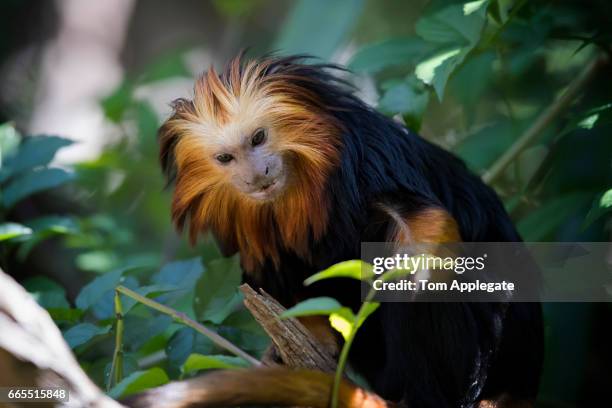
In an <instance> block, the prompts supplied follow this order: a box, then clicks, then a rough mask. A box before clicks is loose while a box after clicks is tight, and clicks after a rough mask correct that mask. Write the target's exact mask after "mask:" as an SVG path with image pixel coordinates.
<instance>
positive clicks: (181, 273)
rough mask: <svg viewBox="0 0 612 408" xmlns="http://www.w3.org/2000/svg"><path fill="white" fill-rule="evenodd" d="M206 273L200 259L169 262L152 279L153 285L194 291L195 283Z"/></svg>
mask: <svg viewBox="0 0 612 408" xmlns="http://www.w3.org/2000/svg"><path fill="white" fill-rule="evenodd" d="M202 273H204V266H203V265H202V260H201V259H200V258H192V259H187V260H182V261H174V262H168V263H167V264H165V265H164V266H163V267H162V268H161V270H160V271H159V272H158V273H157V274H155V275H154V276H153V278H152V281H153V283H158V284H170V285H175V286H177V287H182V288H186V289H193V287H194V286H193V285H195V282H196V281H197V280H198V278H200V276H202Z"/></svg>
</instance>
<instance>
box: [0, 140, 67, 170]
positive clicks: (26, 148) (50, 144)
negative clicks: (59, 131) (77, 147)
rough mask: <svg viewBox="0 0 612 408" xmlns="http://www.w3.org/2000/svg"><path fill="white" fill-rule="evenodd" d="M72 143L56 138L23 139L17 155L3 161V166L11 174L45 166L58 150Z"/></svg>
mask: <svg viewBox="0 0 612 408" xmlns="http://www.w3.org/2000/svg"><path fill="white" fill-rule="evenodd" d="M72 143H73V142H72V141H71V140H69V139H64V138H62V137H58V136H42V135H41V136H31V137H27V138H25V139H23V142H22V143H21V145H20V146H19V149H18V150H17V153H16V154H15V155H13V156H11V157H9V158H7V159H6V161H5V166H6V167H8V168H9V169H10V172H11V174H18V173H21V172H23V171H25V170H28V169H31V168H35V167H39V166H46V165H48V164H49V163H51V160H53V158H54V157H55V154H56V153H57V151H58V150H59V149H61V148H62V147H65V146H69V145H71V144H72Z"/></svg>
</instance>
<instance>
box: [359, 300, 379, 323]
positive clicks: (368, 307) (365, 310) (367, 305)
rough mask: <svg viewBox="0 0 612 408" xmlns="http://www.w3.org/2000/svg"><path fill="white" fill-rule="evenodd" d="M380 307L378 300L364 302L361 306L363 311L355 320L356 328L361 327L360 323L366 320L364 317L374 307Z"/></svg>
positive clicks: (374, 309) (374, 308)
mask: <svg viewBox="0 0 612 408" xmlns="http://www.w3.org/2000/svg"><path fill="white" fill-rule="evenodd" d="M379 307H380V303H378V302H366V303H364V304H363V306H362V308H363V313H362V314H361V316H359V320H358V321H357V322H356V324H357V328H359V327H361V325H362V324H363V322H365V321H366V319H367V318H368V317H369V316H370V315H371V314H372V313H374V312H375V311H376V309H378V308H379Z"/></svg>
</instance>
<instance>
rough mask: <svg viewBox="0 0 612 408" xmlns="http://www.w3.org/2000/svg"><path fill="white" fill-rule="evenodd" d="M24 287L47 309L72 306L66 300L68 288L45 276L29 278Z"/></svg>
mask: <svg viewBox="0 0 612 408" xmlns="http://www.w3.org/2000/svg"><path fill="white" fill-rule="evenodd" d="M23 287H24V288H26V290H27V291H28V292H29V293H30V295H32V297H33V298H34V299H36V301H37V302H38V304H39V305H40V306H42V307H44V308H45V309H50V308H56V309H68V308H70V304H69V303H68V301H67V300H66V290H65V289H64V288H63V287H62V286H60V285H59V284H58V283H57V282H55V281H53V280H51V279H49V278H47V277H45V276H35V277H33V278H28V279H26V280H25V281H24V282H23Z"/></svg>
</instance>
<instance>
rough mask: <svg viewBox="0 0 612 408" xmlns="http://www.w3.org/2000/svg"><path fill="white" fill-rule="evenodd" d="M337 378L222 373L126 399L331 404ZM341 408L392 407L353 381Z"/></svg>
mask: <svg viewBox="0 0 612 408" xmlns="http://www.w3.org/2000/svg"><path fill="white" fill-rule="evenodd" d="M333 383H334V379H333V375H331V374H327V373H323V372H320V371H314V370H290V369H287V368H283V367H267V368H255V369H239V370H224V371H216V372H213V373H211V374H208V375H204V376H202V377H198V378H194V379H191V380H186V381H180V382H173V383H170V384H167V385H164V386H161V387H158V388H154V389H151V390H148V391H145V392H143V393H141V394H136V395H133V396H130V397H128V398H126V399H125V400H123V401H121V403H122V404H124V405H126V406H128V407H132V408H150V407H164V408H188V407H198V408H204V407H207V408H208V407H236V406H252V405H259V406H261V405H267V406H292V407H296V406H300V407H313V408H327V407H329V406H330V401H331V393H332V386H333ZM338 406H339V407H341V408H356V407H360V408H391V407H394V406H395V404H392V403H389V402H387V401H385V400H383V399H382V398H380V397H379V396H378V395H376V394H374V393H371V392H369V391H366V390H364V389H363V388H359V387H357V386H355V385H353V384H351V383H349V382H347V381H343V382H342V383H341V385H340V393H339V398H338Z"/></svg>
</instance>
